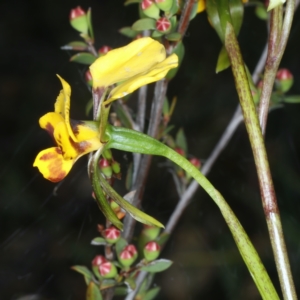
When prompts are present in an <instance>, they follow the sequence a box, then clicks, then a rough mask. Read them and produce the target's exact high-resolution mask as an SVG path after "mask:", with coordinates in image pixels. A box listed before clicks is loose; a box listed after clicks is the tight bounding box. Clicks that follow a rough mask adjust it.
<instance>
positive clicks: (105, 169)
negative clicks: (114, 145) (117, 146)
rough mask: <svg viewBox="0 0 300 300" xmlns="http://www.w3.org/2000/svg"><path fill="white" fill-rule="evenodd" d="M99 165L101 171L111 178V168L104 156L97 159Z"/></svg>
mask: <svg viewBox="0 0 300 300" xmlns="http://www.w3.org/2000/svg"><path fill="white" fill-rule="evenodd" d="M99 167H100V170H101V172H102V173H103V174H104V175H105V176H106V177H107V178H111V176H112V168H111V166H110V164H109V161H108V160H107V159H105V158H101V159H100V161H99Z"/></svg>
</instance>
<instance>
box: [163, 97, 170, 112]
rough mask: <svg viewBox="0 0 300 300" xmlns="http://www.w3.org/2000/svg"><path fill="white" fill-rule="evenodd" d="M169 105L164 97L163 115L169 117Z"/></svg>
mask: <svg viewBox="0 0 300 300" xmlns="http://www.w3.org/2000/svg"><path fill="white" fill-rule="evenodd" d="M169 110H170V105H169V101H168V98H167V97H165V100H164V104H163V115H169Z"/></svg>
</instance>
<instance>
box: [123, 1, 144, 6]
mask: <svg viewBox="0 0 300 300" xmlns="http://www.w3.org/2000/svg"><path fill="white" fill-rule="evenodd" d="M140 2H141V1H140V0H126V1H125V3H124V5H125V6H127V5H129V4H134V3H140Z"/></svg>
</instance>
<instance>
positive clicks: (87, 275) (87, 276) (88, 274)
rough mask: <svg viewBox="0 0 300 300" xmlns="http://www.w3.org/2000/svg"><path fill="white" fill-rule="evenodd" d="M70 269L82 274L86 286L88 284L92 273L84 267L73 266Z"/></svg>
mask: <svg viewBox="0 0 300 300" xmlns="http://www.w3.org/2000/svg"><path fill="white" fill-rule="evenodd" d="M71 269H72V270H74V271H76V272H78V273H80V274H82V275H83V276H84V280H85V283H86V284H89V283H90V282H91V280H92V279H93V273H92V272H91V271H90V270H89V269H88V268H87V267H85V266H73V267H71Z"/></svg>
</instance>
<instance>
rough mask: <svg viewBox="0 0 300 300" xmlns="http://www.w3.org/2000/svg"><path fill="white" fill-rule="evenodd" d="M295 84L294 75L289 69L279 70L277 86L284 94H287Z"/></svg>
mask: <svg viewBox="0 0 300 300" xmlns="http://www.w3.org/2000/svg"><path fill="white" fill-rule="evenodd" d="M293 83H294V77H293V74H292V73H291V72H290V71H289V70H288V69H279V70H278V72H277V74H276V86H277V88H278V89H280V90H281V91H282V92H283V93H285V92H287V91H288V90H289V89H290V88H291V87H292V85H293Z"/></svg>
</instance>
